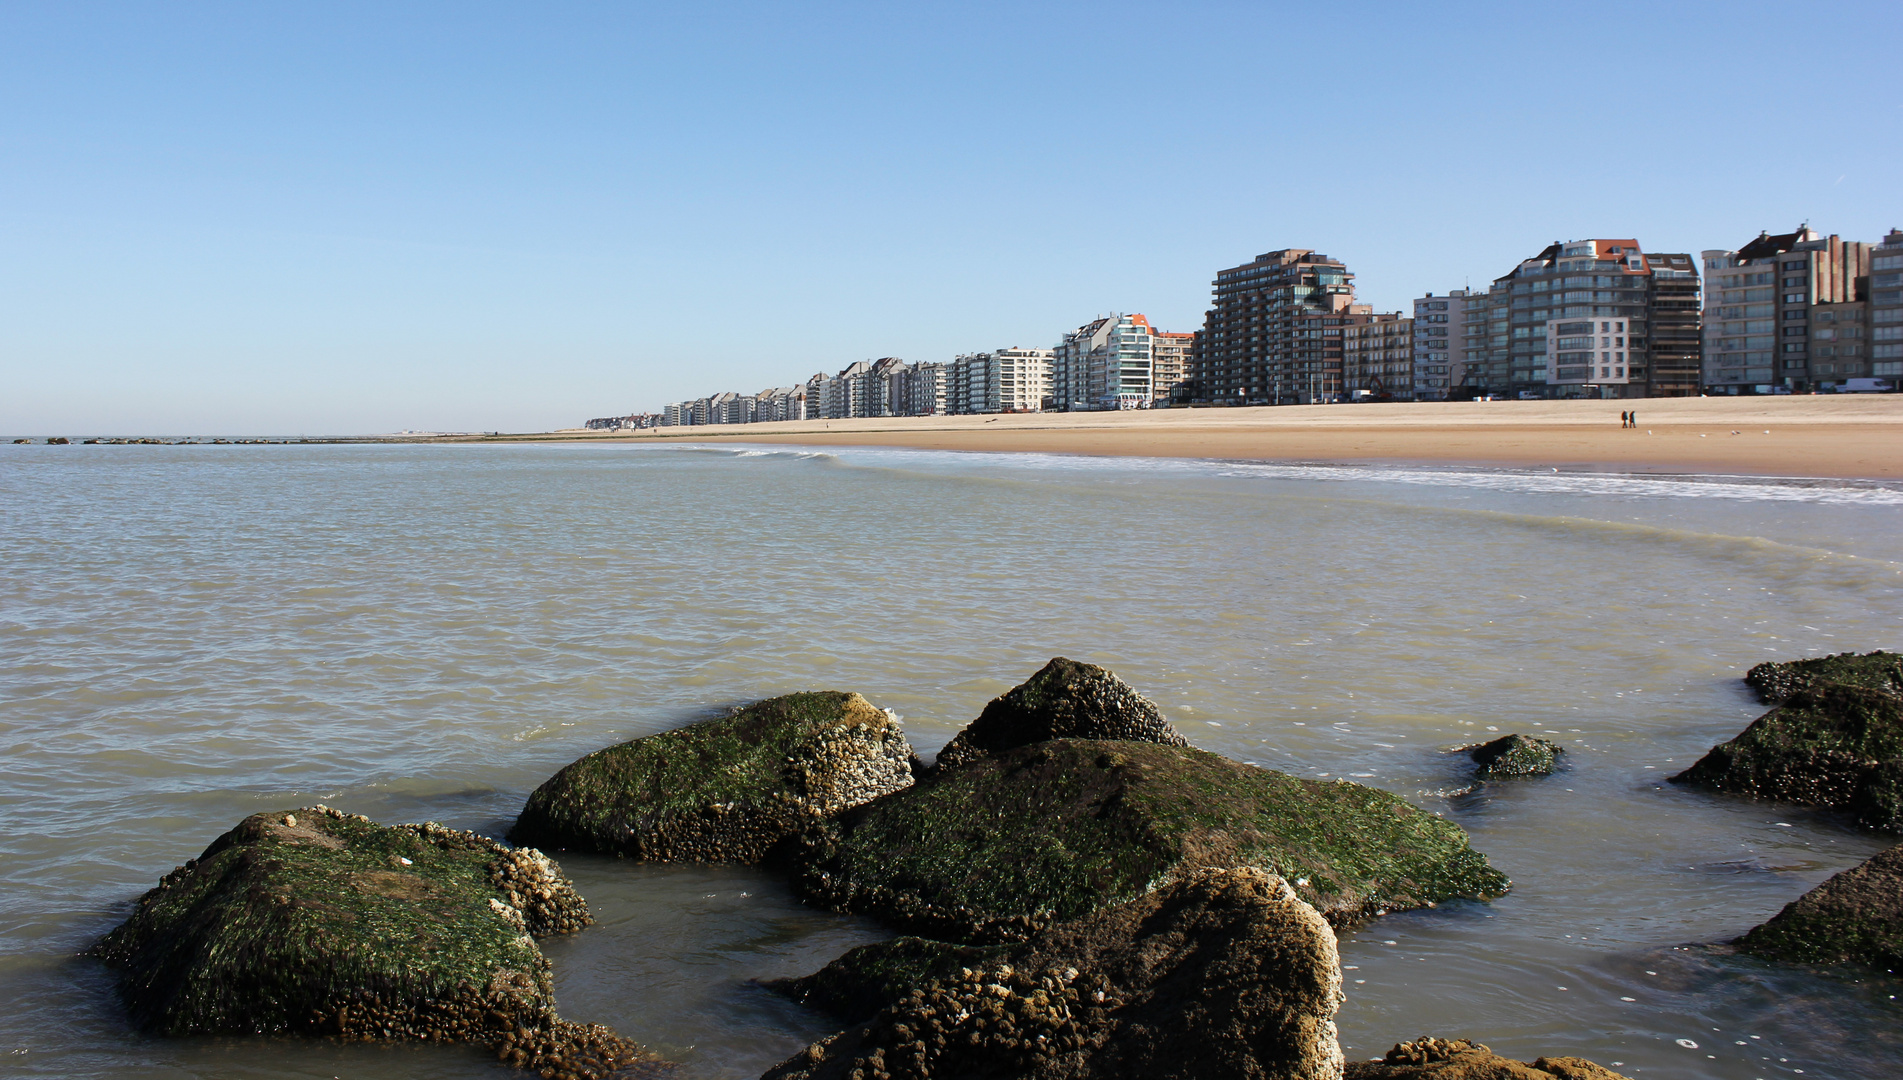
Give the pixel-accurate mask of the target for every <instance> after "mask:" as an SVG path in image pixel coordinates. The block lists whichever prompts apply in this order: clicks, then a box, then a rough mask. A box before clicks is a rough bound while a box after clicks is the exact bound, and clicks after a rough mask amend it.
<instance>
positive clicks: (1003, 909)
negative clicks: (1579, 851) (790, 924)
mask: <svg viewBox="0 0 1903 1080" xmlns="http://www.w3.org/2000/svg"><path fill="white" fill-rule="evenodd" d="M792 862H793V865H794V870H795V876H794V881H795V887H796V888H797V889H798V890H799V891H801V892H802V893H803V894H804V895H805V896H807V897H808V898H810V899H812V900H815V901H816V902H818V903H820V904H822V905H824V906H828V907H831V908H834V909H835V910H842V911H851V912H856V913H860V914H866V915H872V916H876V917H878V918H881V919H883V920H885V921H887V922H888V923H890V924H892V925H894V926H896V927H898V928H900V929H903V930H906V931H909V932H913V933H918V934H923V935H925V936H928V937H934V938H941V939H946V940H955V941H961V942H966V943H995V942H999V941H1010V940H1021V939H1023V938H1025V937H1027V936H1029V935H1030V934H1031V933H1033V932H1035V931H1036V930H1038V929H1040V928H1041V927H1043V926H1045V925H1048V924H1050V923H1053V922H1057V921H1061V920H1067V919H1075V918H1079V917H1081V916H1084V915H1086V914H1089V913H1090V912H1092V911H1094V910H1097V909H1099V908H1102V907H1105V906H1108V905H1112V904H1118V903H1123V902H1126V901H1129V900H1132V899H1135V898H1136V897H1138V896H1141V895H1143V894H1144V893H1146V892H1148V891H1149V890H1151V889H1152V888H1155V887H1156V886H1157V885H1159V884H1161V883H1164V882H1167V881H1169V880H1170V879H1172V878H1173V877H1177V876H1180V875H1182V874H1184V873H1187V872H1189V871H1191V870H1195V869H1199V868H1202V867H1208V866H1259V867H1264V868H1267V869H1269V870H1272V871H1273V872H1275V873H1278V874H1280V875H1282V876H1283V877H1285V878H1288V879H1289V880H1290V881H1291V882H1292V883H1293V884H1294V886H1295V889H1296V891H1297V892H1298V893H1299V894H1300V895H1301V896H1302V898H1303V899H1305V900H1307V901H1308V902H1309V903H1312V904H1314V905H1315V907H1317V908H1318V909H1320V910H1321V911H1322V912H1323V913H1324V914H1325V915H1327V916H1328V917H1329V918H1330V919H1331V920H1334V921H1336V922H1337V924H1340V923H1344V922H1348V921H1352V920H1354V919H1357V918H1360V917H1363V916H1367V915H1375V914H1382V913H1385V912H1387V911H1392V910H1396V909H1400V908H1413V907H1421V906H1423V905H1431V904H1434V903H1437V902H1439V901H1442V900H1447V899H1451V898H1454V897H1476V898H1491V897H1494V896H1499V895H1501V894H1502V893H1504V892H1506V890H1507V888H1508V882H1507V879H1506V877H1505V876H1504V875H1502V874H1501V873H1500V872H1499V871H1497V870H1495V869H1493V868H1492V867H1491V866H1489V865H1487V860H1486V858H1485V856H1483V855H1481V854H1480V853H1479V852H1476V851H1474V850H1473V849H1472V848H1471V847H1469V846H1468V841H1467V835H1466V833H1464V832H1463V831H1461V830H1460V828H1458V827H1457V826H1455V825H1453V824H1452V823H1450V822H1447V821H1445V820H1442V819H1441V818H1438V817H1435V816H1434V815H1432V814H1428V813H1424V812H1422V811H1421V810H1418V809H1416V808H1415V807H1414V806H1413V805H1411V804H1409V803H1408V802H1407V801H1406V800H1404V799H1402V798H1400V797H1399V796H1396V795H1393V794H1390V793H1388V792H1385V791H1381V790H1379V789H1376V788H1370V787H1363V786H1361V785H1359V784H1352V783H1343V782H1340V781H1336V782H1327V781H1316V780H1304V779H1300V778H1298V777H1293V776H1289V775H1287V774H1285V773H1280V772H1275V771H1273V770H1270V769H1260V768H1256V767H1254V766H1251V765H1243V764H1241V763H1239V762H1235V761H1230V760H1228V759H1226V758H1222V757H1219V756H1217V755H1215V754H1211V753H1207V752H1205V751H1202V750H1196V749H1193V748H1190V747H1176V746H1160V745H1157V744H1155V743H1141V742H1100V741H1095V740H1087V739H1054V740H1052V741H1050V742H1045V743H1038V744H1035V745H1032V746H1025V747H1019V748H1017V749H1015V750H1008V751H1004V752H1002V753H999V754H995V755H988V756H986V757H983V758H980V759H977V760H974V761H971V762H969V763H967V764H966V765H964V766H963V767H961V768H957V769H953V770H950V771H948V772H939V773H936V774H934V775H932V776H930V777H928V778H926V779H924V780H922V781H920V782H919V784H918V785H917V786H915V787H912V788H909V789H907V790H905V791H901V792H898V793H896V794H893V795H889V796H886V797H885V798H882V799H879V800H877V801H876V802H873V803H870V804H867V805H866V806H862V807H859V808H857V809H854V810H850V811H847V812H846V813H845V814H842V815H840V817H838V818H837V819H835V820H833V821H831V822H828V823H827V824H826V825H825V826H824V827H823V828H820V829H816V830H813V831H812V832H810V833H808V834H806V835H804V836H803V837H802V838H801V848H800V849H799V850H798V851H796V852H795V853H794V854H793V857H792Z"/></svg>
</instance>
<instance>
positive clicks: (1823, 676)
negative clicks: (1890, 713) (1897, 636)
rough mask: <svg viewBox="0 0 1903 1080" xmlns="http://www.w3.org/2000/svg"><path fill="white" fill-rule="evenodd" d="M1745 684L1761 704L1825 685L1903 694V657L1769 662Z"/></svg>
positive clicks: (1870, 655) (1885, 654) (1747, 677)
mask: <svg viewBox="0 0 1903 1080" xmlns="http://www.w3.org/2000/svg"><path fill="white" fill-rule="evenodd" d="M1744 681H1745V683H1746V684H1747V685H1749V686H1750V687H1751V688H1752V689H1753V690H1756V691H1757V692H1758V700H1760V701H1763V702H1766V703H1767V704H1775V703H1777V702H1780V701H1783V700H1784V699H1786V698H1788V697H1790V696H1791V695H1792V694H1795V693H1797V692H1798V691H1800V690H1810V689H1814V688H1816V687H1817V686H1819V685H1821V684H1823V683H1840V684H1842V685H1844V686H1861V687H1863V688H1864V689H1866V690H1886V691H1888V692H1890V693H1892V694H1903V653H1893V652H1884V651H1882V650H1881V649H1879V650H1877V651H1876V652H1869V653H1863V654H1861V655H1859V654H1857V653H1838V654H1836V655H1835V656H1816V657H1812V658H1810V659H1808V660H1786V661H1766V662H1765V663H1762V664H1759V665H1758V666H1756V667H1754V668H1752V669H1751V670H1750V671H1748V672H1746V673H1745V676H1744Z"/></svg>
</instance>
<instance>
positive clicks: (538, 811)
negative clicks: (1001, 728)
mask: <svg viewBox="0 0 1903 1080" xmlns="http://www.w3.org/2000/svg"><path fill="white" fill-rule="evenodd" d="M914 760H915V758H914V755H913V753H912V747H911V744H909V743H907V742H906V741H905V733H904V732H903V731H901V730H900V729H899V724H898V721H897V720H896V719H894V718H893V716H892V714H891V713H888V712H886V711H885V710H883V709H879V708H876V707H874V706H873V705H872V704H871V703H870V702H868V701H867V700H866V699H865V698H863V697H860V696H859V695H858V694H848V693H840V692H838V691H832V690H827V691H819V692H814V693H803V694H787V695H785V696H784V697H776V698H771V699H768V700H766V701H762V702H759V703H757V704H754V705H750V706H748V707H747V708H745V709H741V710H740V711H738V712H736V713H734V714H733V715H732V716H726V717H721V718H719V719H715V720H706V721H702V722H701V723H698V724H690V725H688V726H687V727H684V728H678V729H676V730H674V731H666V732H662V733H661V734H658V735H649V736H647V737H645V738H640V739H635V740H633V741H632V742H625V743H622V744H620V745H619V746H611V747H608V748H607V749H605V750H597V751H596V752H594V753H592V754H589V755H588V756H587V757H585V758H582V759H581V760H580V761H577V762H575V763H574V764H572V765H569V766H568V767H567V768H565V769H563V770H562V771H561V772H558V773H556V774H555V776H554V777H553V778H551V779H550V780H549V781H548V782H547V783H545V784H543V785H542V786H541V787H539V788H536V789H535V792H534V793H533V794H532V795H530V796H529V801H528V805H527V806H526V807H524V808H523V810H522V815H521V817H520V818H518V819H517V820H516V823H515V828H514V829H512V830H510V833H509V839H511V840H513V841H515V842H516V843H518V844H535V845H537V846H540V847H547V848H556V849H560V848H575V849H580V850H584V851H600V852H607V853H610V854H616V855H625V856H627V857H629V858H635V859H643V860H647V861H651V862H731V863H757V862H759V861H761V860H762V859H763V858H765V857H766V854H767V852H768V850H769V849H771V848H772V847H773V846H774V845H775V844H777V843H779V842H780V841H781V840H784V839H786V838H787V837H789V836H791V835H792V834H793V833H796V832H798V831H800V830H802V829H805V828H807V827H809V826H810V825H812V824H813V823H814V822H816V821H818V820H820V819H822V818H824V817H826V816H828V815H831V814H836V813H838V812H840V811H841V810H845V809H847V808H849V807H853V806H858V805H859V804H861V803H864V802H866V801H868V800H871V799H874V798H877V797H878V796H880V795H885V794H888V793H890V792H893V791H897V790H899V789H901V788H904V787H907V786H909V785H910V784H911V783H912V762H913V761H914Z"/></svg>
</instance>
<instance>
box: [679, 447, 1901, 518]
mask: <svg viewBox="0 0 1903 1080" xmlns="http://www.w3.org/2000/svg"><path fill="white" fill-rule="evenodd" d="M670 449H681V450H695V451H702V452H714V453H723V454H728V455H730V456H733V457H737V458H755V457H763V458H780V459H808V460H810V459H829V460H839V461H842V462H844V463H846V464H852V465H865V466H873V467H887V468H893V467H896V468H927V469H956V470H958V471H966V470H970V469H972V468H974V467H983V468H986V469H989V470H995V471H998V472H1004V473H1032V474H1036V473H1052V472H1058V473H1065V474H1073V475H1074V474H1096V475H1102V476H1112V475H1117V474H1122V475H1124V476H1133V475H1134V476H1135V477H1144V476H1209V477H1225V478H1245V479H1260V480H1286V481H1305V482H1311V483H1355V484H1408V485H1414V486H1423V487H1438V488H1470V489H1478V490H1485V491H1495V492H1501V493H1510V494H1539V495H1588V496H1591V495H1601V496H1624V497H1632V498H1642V499H1685V498H1693V499H1735V500H1741V501H1748V502H1800V503H1814V504H1824V505H1843V506H1886V507H1887V506H1903V483H1900V482H1897V481H1887V480H1840V479H1830V478H1810V477H1787V476H1741V475H1726V474H1715V473H1672V474H1648V473H1621V472H1597V471H1594V472H1583V471H1566V472H1560V471H1544V472H1542V471H1534V470H1531V469H1505V468H1501V469H1488V468H1475V467H1470V466H1469V467H1463V466H1444V467H1443V466H1423V465H1347V464H1339V463H1331V462H1288V463H1285V462H1260V461H1234V460H1225V459H1209V458H1157V457H1094V456H1085V455H1078V454H1043V453H1015V452H1014V453H995V452H974V451H960V450H917V449H909V448H896V447H841V448H838V449H836V450H834V451H831V452H826V451H791V450H779V449H772V450H769V449H762V448H758V447H739V446H718V447H715V446H696V445H689V446H681V447H677V448H670Z"/></svg>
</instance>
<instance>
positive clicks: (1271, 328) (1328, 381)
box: [1194, 248, 1371, 405]
mask: <svg viewBox="0 0 1903 1080" xmlns="http://www.w3.org/2000/svg"><path fill="white" fill-rule="evenodd" d="M1210 284H1211V288H1212V291H1213V296H1214V301H1215V302H1214V306H1212V307H1211V308H1210V309H1209V311H1208V313H1207V314H1206V315H1205V316H1204V318H1203V330H1202V334H1201V336H1200V337H1199V338H1198V339H1197V350H1196V358H1195V363H1194V378H1195V380H1196V383H1197V395H1198V398H1199V400H1203V401H1210V402H1215V403H1221V404H1230V405H1271V404H1292V403H1298V402H1315V401H1328V400H1333V398H1334V397H1335V396H1338V395H1339V394H1340V393H1341V374H1342V370H1341V369H1342V352H1341V341H1342V328H1343V327H1344V326H1346V325H1350V324H1354V323H1366V322H1369V321H1371V309H1370V308H1368V307H1367V306H1366V305H1359V304H1356V303H1355V293H1354V275H1353V274H1351V273H1349V272H1348V268H1347V267H1346V266H1344V265H1342V263H1341V262H1340V261H1338V260H1336V259H1331V258H1329V257H1328V256H1326V255H1319V254H1316V253H1315V252H1313V251H1310V250H1307V249H1305V248H1284V249H1282V250H1279V251H1271V252H1267V253H1265V254H1262V255H1258V256H1256V258H1255V259H1254V261H1252V262H1248V263H1244V264H1242V265H1241V266H1234V267H1230V268H1229V269H1227V270H1222V271H1219V272H1218V273H1217V274H1216V280H1215V281H1213V282H1211V283H1210Z"/></svg>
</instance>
